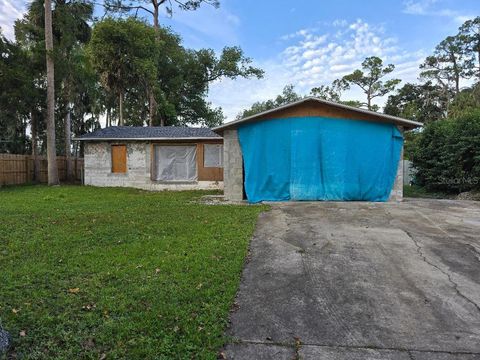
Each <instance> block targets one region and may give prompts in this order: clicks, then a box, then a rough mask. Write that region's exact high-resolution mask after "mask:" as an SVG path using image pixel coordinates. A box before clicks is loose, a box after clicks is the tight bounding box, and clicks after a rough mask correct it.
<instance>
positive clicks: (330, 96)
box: [310, 79, 349, 102]
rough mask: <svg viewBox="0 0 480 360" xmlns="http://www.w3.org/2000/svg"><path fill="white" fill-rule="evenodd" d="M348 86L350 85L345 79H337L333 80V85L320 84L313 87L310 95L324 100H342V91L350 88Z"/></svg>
mask: <svg viewBox="0 0 480 360" xmlns="http://www.w3.org/2000/svg"><path fill="white" fill-rule="evenodd" d="M348 87H349V85H348V83H347V82H346V81H345V80H343V79H337V80H335V81H333V83H332V85H330V86H328V85H320V86H318V87H314V88H312V90H310V95H312V96H315V97H317V98H320V99H323V100H328V101H334V102H340V97H341V96H342V92H343V91H345V90H346V89H348Z"/></svg>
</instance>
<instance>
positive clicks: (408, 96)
mask: <svg viewBox="0 0 480 360" xmlns="http://www.w3.org/2000/svg"><path fill="white" fill-rule="evenodd" d="M448 100H449V97H448V96H447V97H446V96H444V92H443V89H442V87H441V86H439V85H434V84H432V82H430V81H428V82H426V83H424V84H410V83H407V84H405V85H404V86H403V87H402V88H400V89H398V91H397V93H396V94H394V95H390V96H389V97H388V100H387V102H386V104H385V108H384V113H385V114H388V115H393V116H398V117H403V118H406V119H411V120H414V121H419V122H423V123H428V122H432V121H436V120H439V119H443V118H445V116H446V115H447V114H446V111H445V109H446V107H447V106H446V104H447V102H448Z"/></svg>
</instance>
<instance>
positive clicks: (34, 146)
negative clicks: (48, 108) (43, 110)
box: [30, 109, 40, 183]
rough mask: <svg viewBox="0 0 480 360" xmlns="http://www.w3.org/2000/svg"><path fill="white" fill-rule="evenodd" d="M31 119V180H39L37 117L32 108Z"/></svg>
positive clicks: (35, 181)
mask: <svg viewBox="0 0 480 360" xmlns="http://www.w3.org/2000/svg"><path fill="white" fill-rule="evenodd" d="M30 119H31V120H32V156H33V182H34V183H37V182H39V181H40V161H39V160H38V143H37V140H38V134H37V133H38V130H37V129H38V119H37V112H36V110H35V109H33V110H32V111H31V113H30Z"/></svg>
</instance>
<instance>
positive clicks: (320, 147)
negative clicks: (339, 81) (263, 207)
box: [213, 97, 422, 202]
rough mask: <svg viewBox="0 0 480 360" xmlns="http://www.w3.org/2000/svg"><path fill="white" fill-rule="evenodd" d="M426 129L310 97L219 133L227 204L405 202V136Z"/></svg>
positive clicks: (225, 127) (222, 128)
mask: <svg viewBox="0 0 480 360" xmlns="http://www.w3.org/2000/svg"><path fill="white" fill-rule="evenodd" d="M421 125H422V124H421V123H418V122H415V121H410V120H406V119H402V118H398V117H394V116H389V115H385V114H381V113H377V112H373V111H367V110H363V109H359V108H355V107H351V106H346V105H343V104H338V103H334V102H330V101H325V100H321V99H318V98H313V97H310V98H305V99H302V100H300V101H297V102H293V103H290V104H288V105H284V106H281V107H278V108H276V109H273V110H269V111H265V112H262V113H259V114H256V115H253V116H249V117H246V118H244V119H241V120H236V121H233V122H230V123H226V124H224V125H221V126H218V127H216V128H214V129H213V130H214V131H215V132H216V133H218V134H219V135H222V136H223V138H224V193H225V197H226V199H228V200H235V201H238V200H242V199H244V198H246V199H248V200H249V201H250V202H259V201H264V200H270V201H283V200H339V201H345V200H359V201H362V200H363V201H387V200H397V201H399V200H401V199H402V196H403V188H402V186H403V181H402V178H403V171H402V158H403V132H404V131H405V130H411V129H414V128H416V127H419V126H421Z"/></svg>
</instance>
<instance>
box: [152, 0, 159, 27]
mask: <svg viewBox="0 0 480 360" xmlns="http://www.w3.org/2000/svg"><path fill="white" fill-rule="evenodd" d="M152 4H153V28H154V29H155V30H158V29H159V28H160V25H159V23H158V8H159V6H160V5H159V4H158V0H152Z"/></svg>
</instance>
